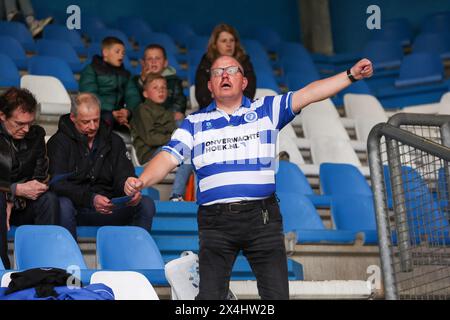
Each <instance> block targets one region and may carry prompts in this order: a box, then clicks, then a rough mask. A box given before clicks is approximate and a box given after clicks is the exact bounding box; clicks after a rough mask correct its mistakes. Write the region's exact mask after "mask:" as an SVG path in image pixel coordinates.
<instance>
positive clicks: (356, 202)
mask: <svg viewBox="0 0 450 320" xmlns="http://www.w3.org/2000/svg"><path fill="white" fill-rule="evenodd" d="M331 216H332V217H333V222H334V224H335V226H336V229H338V230H351V231H354V232H362V233H364V235H365V236H364V244H378V234H377V224H376V220H375V209H374V205H373V197H372V196H365V195H362V194H356V193H355V194H345V195H344V194H339V195H334V196H333V204H332V207H331Z"/></svg>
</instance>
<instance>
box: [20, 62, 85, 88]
mask: <svg viewBox="0 0 450 320" xmlns="http://www.w3.org/2000/svg"><path fill="white" fill-rule="evenodd" d="M28 72H29V73H30V74H33V75H38V76H52V77H55V78H58V79H59V80H60V81H61V82H62V83H63V84H64V86H65V87H66V89H68V90H73V91H76V90H78V83H77V81H76V80H75V77H74V75H73V72H72V70H71V69H70V66H69V65H68V63H67V62H66V61H64V60H62V59H60V58H57V57H48V56H34V57H31V58H30V60H29V67H28Z"/></svg>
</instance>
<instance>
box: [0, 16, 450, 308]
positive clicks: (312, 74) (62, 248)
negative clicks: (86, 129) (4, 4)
mask: <svg viewBox="0 0 450 320" xmlns="http://www.w3.org/2000/svg"><path fill="white" fill-rule="evenodd" d="M105 21H106V20H105ZM194 23H195V21H188V22H187V23H173V24H169V25H167V26H165V27H164V28H157V25H155V26H154V25H153V23H151V22H150V21H148V19H145V18H144V17H138V16H136V17H131V16H127V17H120V18H118V19H117V20H116V21H115V22H112V23H111V22H109V21H108V23H105V22H104V21H103V17H100V16H99V17H95V16H89V15H85V14H83V15H82V25H83V27H82V29H81V30H80V32H82V33H83V37H81V36H80V34H81V33H79V32H78V31H69V30H67V28H66V27H64V26H62V25H50V26H48V27H47V28H46V29H45V32H44V34H43V39H41V40H37V41H36V42H35V40H33V38H32V37H31V34H30V33H29V31H28V29H26V28H25V27H24V26H23V24H17V23H13V22H8V23H6V22H3V21H2V22H0V69H1V71H2V72H1V74H0V87H7V86H11V85H13V86H19V85H20V86H21V87H23V88H28V89H29V90H30V91H32V92H33V93H34V94H35V95H36V97H37V100H38V102H39V104H40V113H41V114H42V115H60V114H63V113H67V112H68V111H69V108H70V96H69V92H70V93H72V94H73V93H76V92H77V91H78V85H77V83H76V80H75V76H74V73H76V72H79V71H80V70H81V69H82V67H83V66H84V63H85V61H84V58H85V57H84V56H87V60H86V62H90V60H91V58H92V56H93V55H94V54H100V53H101V49H100V43H99V42H100V41H101V40H102V39H103V38H104V37H105V36H106V35H114V36H117V37H119V38H121V39H122V41H124V43H125V44H126V47H127V54H128V57H126V59H125V61H124V65H125V68H127V69H128V70H130V71H131V72H132V73H133V74H140V64H139V63H136V61H134V60H136V59H139V58H141V57H142V54H143V49H144V48H145V46H146V45H148V44H149V43H155V42H156V43H160V44H162V45H163V46H164V47H165V48H166V50H167V51H168V56H169V64H170V65H172V66H174V67H175V69H176V70H177V74H179V75H181V76H182V78H183V80H186V81H185V86H186V87H189V94H188V96H189V101H190V105H189V110H188V113H191V112H194V111H195V110H196V109H197V108H198V104H197V102H196V100H195V94H194V92H195V86H194V85H193V84H194V82H195V72H196V69H197V66H198V63H199V61H200V59H201V57H202V55H203V54H204V52H205V50H206V46H207V42H208V39H209V37H207V36H200V34H210V31H211V29H212V26H211V25H208V26H206V28H205V29H204V32H203V33H202V32H199V34H197V33H196V32H195V31H194V28H193V26H194ZM382 25H383V28H382V29H381V30H372V31H370V36H368V37H367V39H366V40H368V41H367V42H366V43H364V44H363V45H361V47H360V48H362V50H359V51H358V52H348V53H339V54H334V55H331V56H326V55H322V54H317V53H313V52H309V50H307V49H306V48H305V46H306V44H305V46H303V44H301V43H300V42H295V43H293V42H291V41H289V42H288V41H285V39H283V36H284V35H283V34H281V33H278V32H277V31H275V30H273V29H272V28H268V27H251V28H249V30H246V31H244V32H241V34H242V35H244V37H243V40H242V43H243V46H244V48H245V50H246V52H247V53H248V54H249V55H250V56H251V58H252V63H253V66H254V69H255V72H256V75H257V81H258V83H257V87H258V89H257V93H256V96H255V99H256V98H259V97H263V96H266V95H276V94H279V93H282V92H285V91H287V90H295V89H298V88H300V87H302V86H305V85H307V84H308V83H310V82H312V81H314V80H318V79H320V78H321V77H323V76H324V75H325V74H326V73H329V72H337V71H342V70H345V69H346V68H347V67H349V66H351V65H352V64H353V62H354V61H355V59H358V58H359V57H362V56H364V57H368V58H369V59H371V60H372V62H373V63H374V68H375V70H376V73H375V75H374V77H373V78H371V79H368V80H367V81H360V82H357V83H355V84H353V85H352V86H350V87H349V88H348V89H347V90H345V91H343V92H341V93H339V94H338V95H337V96H336V97H333V99H332V100H330V99H328V100H325V101H322V102H320V103H317V104H316V105H314V106H310V107H308V108H307V109H305V110H303V111H302V114H301V116H299V117H297V118H296V119H295V120H294V121H293V122H292V123H291V124H290V125H288V126H286V127H285V128H284V129H283V130H282V131H281V132H280V133H279V150H278V151H277V152H280V151H286V152H287V153H288V154H289V157H290V162H286V161H280V164H279V168H278V172H277V175H276V189H277V194H278V197H279V200H280V207H281V211H282V214H283V223H284V228H285V230H284V231H285V232H286V233H287V234H288V233H289V232H294V234H295V247H294V249H293V252H291V254H292V256H290V259H289V261H288V266H289V279H290V280H291V283H290V285H291V286H292V287H295V289H294V290H291V292H293V293H292V297H305V295H303V296H296V294H297V292H299V291H298V290H299V289H298V286H299V285H305V286H307V285H308V281H309V280H314V281H317V280H350V279H358V280H364V279H366V277H367V273H366V271H367V267H368V266H370V265H379V264H380V261H379V253H378V247H377V243H378V235H377V230H376V224H375V219H374V208H373V200H372V191H371V189H370V186H369V184H368V183H367V181H366V178H368V177H370V175H369V170H368V167H367V155H366V143H367V137H368V135H369V132H370V130H371V129H372V128H373V126H374V125H376V124H377V123H380V122H386V121H387V119H388V117H389V116H390V115H392V114H393V113H395V112H398V111H401V110H403V111H407V112H423V113H436V114H449V113H450V93H449V92H448V91H449V82H448V74H449V73H448V61H445V60H446V59H449V58H450V39H449V37H448V36H447V35H446V33H447V32H448V30H449V26H450V14H449V13H448V12H442V13H437V14H433V15H430V16H428V17H426V18H425V19H424V20H423V23H422V24H421V26H420V28H416V29H417V30H415V29H414V28H413V26H412V25H411V22H410V21H409V20H408V19H395V20H386V21H383V23H382ZM111 28H116V29H111ZM156 31H157V32H156ZM240 31H241V30H240ZM416 31H417V32H416ZM162 32H167V33H162ZM368 35H369V34H368ZM56 41H59V42H63V43H64V44H63V45H61V44H59V45H58V46H56V43H57V42H56ZM69 48H70V49H69ZM33 54H37V55H34V56H33ZM48 56H51V57H48ZM55 57H59V58H60V59H57V58H55ZM80 57H81V59H80ZM61 58H62V59H61ZM130 58H131V59H132V60H133V61H130ZM27 69H28V71H27ZM19 70H20V71H19ZM27 72H28V73H29V74H28V75H27ZM20 75H22V78H20ZM189 85H190V86H189ZM341 106H344V108H340V107H341ZM43 119H44V118H38V121H43ZM44 120H45V121H44V122H42V123H44V124H45V125H46V126H48V127H46V130H47V128H50V129H49V130H47V133H48V134H51V133H53V132H54V131H55V130H56V129H55V128H56V123H48V121H47V119H44ZM128 142H129V141H128ZM130 151H131V157H132V159H133V164H134V165H135V166H136V174H137V175H139V174H140V173H141V172H142V170H143V168H142V167H141V166H140V165H141V164H140V163H139V162H138V161H136V160H137V159H136V158H135V155H134V154H133V149H130ZM319 170H320V171H319ZM417 170H420V164H419V165H415V164H414V161H413V165H412V166H411V167H404V168H403V171H404V174H405V175H409V176H412V175H413V176H414V177H415V178H416V179H415V180H414V179H410V180H411V181H416V182H417V181H419V179H417V177H416V176H418V173H417ZM441 171H442V170H441ZM384 174H385V177H386V181H387V197H388V205H389V207H390V208H392V207H393V203H392V202H393V200H392V190H391V189H390V180H389V170H388V169H387V168H385V172H384ZM439 179H440V182H439V183H438V184H437V188H440V189H441V191H438V192H441V193H444V192H445V193H447V189H446V188H447V186H446V185H445V183H442V181H445V173H444V172H440V176H439ZM171 183H172V180H171V178H168V179H166V180H165V181H164V182H163V183H161V184H159V185H157V186H155V188H148V189H145V190H143V192H142V193H143V194H145V195H149V196H150V197H152V198H153V199H155V200H158V201H156V208H157V215H156V217H155V220H154V224H153V230H152V232H151V235H148V234H147V233H145V232H144V233H145V235H144V234H143V233H142V232H139V231H136V230H132V232H129V231H130V230H131V229H133V228H132V227H119V228H117V229H116V228H115V227H105V228H98V227H84V226H80V227H79V228H78V231H77V232H78V234H79V242H78V243H79V246H77V245H76V243H74V242H73V241H72V242H70V241H69V239H67V237H66V235H64V231H61V230H59V229H56V230H55V229H53V228H52V230H50V229H47V228H42V229H40V227H38V228H36V229H35V228H28V227H19V228H17V229H16V228H13V229H12V230H11V231H10V232H9V233H8V237H9V239H10V241H11V244H12V242H14V247H13V249H14V254H15V256H16V269H17V270H23V269H26V268H30V267H35V266H47V267H48V266H58V267H63V268H65V267H66V266H67V265H68V264H77V265H79V266H80V267H81V269H82V272H81V276H82V280H83V282H86V283H89V282H91V283H97V282H102V283H106V284H108V285H110V286H111V287H112V288H114V291H115V294H116V299H119V300H120V299H136V300H138V299H145V300H151V299H158V298H160V297H162V296H163V297H165V298H167V296H168V294H167V292H166V291H163V290H162V288H166V289H167V285H168V283H167V281H166V280H165V278H164V272H163V269H164V263H167V262H168V261H170V260H172V259H175V258H178V257H179V256H180V253H181V252H183V251H186V250H192V251H194V252H197V251H198V236H197V234H198V229H197V221H196V212H197V205H196V204H195V203H191V202H180V203H173V202H167V201H161V200H167V198H168V191H167V190H168V189H170V188H171ZM404 188H405V189H406V190H410V195H409V196H410V197H415V196H417V195H418V194H423V193H430V190H428V189H427V190H426V192H425V191H424V190H423V188H429V184H427V183H426V182H423V183H419V184H417V185H405V186H404ZM321 191H322V194H321ZM428 200H430V201H429V203H430V204H429V209H430V210H429V215H428V216H426V217H425V216H424V217H422V218H423V219H436V220H439V221H442V220H443V219H440V218H441V216H440V214H442V212H441V211H440V210H439V209H442V208H444V207H445V208H447V203H444V202H442V201H441V202H437V201H435V200H434V199H431V198H430V199H428ZM411 203H412V205H409V207H408V214H410V215H411V217H414V219H415V220H420V219H417V218H418V217H419V218H421V215H423V213H420V212H418V210H415V209H414V207H413V206H414V202H411ZM445 210H447V209H445ZM444 221H445V219H444ZM435 227H436V228H437V229H448V225H447V224H444V225H442V224H437V225H436V226H435ZM110 228H112V229H114V230H112V229H110ZM128 228H130V229H128ZM420 228H421V226H420V225H417V224H415V225H411V230H413V231H412V232H414V234H412V241H415V242H417V243H420V242H422V244H423V245H426V244H427V241H428V240H427V239H423V237H422V233H423V232H422V233H421V231H420ZM105 230H106V231H105ZM111 230H112V231H111ZM107 232H111V233H110V234H108V235H107V236H106V239H113V240H106V241H104V240H101V237H104V236H105V233H107ZM444 233H445V232H444ZM119 234H120V235H119ZM122 235H123V236H124V239H123V240H120V239H121V237H122ZM69 236H70V235H69ZM14 237H15V239H14ZM55 237H58V239H62V240H58V241H54V240H52V239H55ZM25 238H32V239H33V241H28V240H27V241H25ZM287 238H288V236H287ZM443 238H444V240H445V241H448V239H449V238H450V237H449V235H448V233H447V234H445V235H444V237H443ZM36 239H37V240H36ZM149 239H150V240H149ZM13 240H14V241H13ZM72 240H73V239H72ZM394 240H395V237H394ZM433 240H434V238H431V239H429V241H431V242H432V241H433ZM40 241H42V243H41V242H40ZM441 241H442V237H441ZM394 242H395V241H394ZM431 242H428V244H430V243H431ZM130 243H133V244H130ZM144 243H145V245H144ZM444 244H448V242H444ZM146 246H147V247H146ZM130 247H133V250H129V248H130ZM80 248H81V251H80ZM10 250H11V248H10ZM140 250H141V251H140ZM138 251H139V252H143V254H137V252H138ZM11 252H13V251H12V250H11ZM49 252H50V254H49ZM61 252H63V254H61ZM81 252H82V254H83V255H84V257H83V256H82V255H81ZM144 252H145V253H144ZM148 252H153V253H154V256H153V257H152V256H150V255H149V254H148ZM151 258H154V259H153V260H152V259H151ZM97 259H98V261H97ZM155 261H156V262H157V263H155ZM323 266H326V267H323ZM2 267H3V266H2V265H1V262H0V270H1V269H2ZM3 269H4V268H3ZM149 270H150V271H149ZM161 270H162V271H161ZM135 271H137V273H136V272H135ZM161 272H162V273H161ZM0 274H4V276H3V278H2V286H5V284H7V282H8V281H9V276H10V273H8V271H5V270H3V271H2V272H0ZM254 279H255V278H254V275H253V274H252V272H251V268H250V266H249V265H248V263H247V261H246V259H245V258H244V257H243V256H242V254H241V255H239V256H238V258H237V260H236V264H235V267H234V269H233V272H232V280H233V281H232V283H231V288H235V287H236V286H238V287H239V288H240V289H239V290H238V289H236V292H239V293H240V295H239V298H241V297H250V298H254V297H255V292H257V289H256V287H253V285H254V284H255V282H254ZM247 280H250V281H248V282H244V281H247ZM297 280H305V281H304V282H303V281H302V283H300V282H296V281H297ZM361 282H362V284H360V285H361V287H358V290H359V289H360V290H359V291H358V292H359V293H358V294H360V295H359V296H358V297H363V298H367V297H368V295H369V294H370V292H369V293H367V285H366V283H365V281H361ZM152 285H153V286H154V287H153V286H152ZM326 285H327V286H328V287H327V289H324V290H325V291H326V290H329V289H330V288H332V287H334V284H333V283H331V282H329V283H327V284H326ZM364 286H365V287H364ZM336 287H337V286H336ZM362 287H364V288H362ZM132 288H133V290H131V289H132ZM135 288H140V289H139V290H136V289H135ZM355 290H356V289H355ZM364 290H365V291H364ZM369 291H370V290H369ZM161 292H165V293H164V294H162V295H161ZM294 292H295V293H294ZM361 292H364V293H361ZM158 296H159V297H158ZM355 296H357V295H356V294H355V295H352V297H355ZM308 297H319V298H320V297H323V296H321V295H320V294H318V295H313V294H311V295H310V296H308Z"/></svg>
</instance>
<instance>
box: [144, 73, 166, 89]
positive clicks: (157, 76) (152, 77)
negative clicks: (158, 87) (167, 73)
mask: <svg viewBox="0 0 450 320" xmlns="http://www.w3.org/2000/svg"><path fill="white" fill-rule="evenodd" d="M158 79H160V80H164V81H165V82H166V83H167V80H166V78H164V77H163V76H162V75H160V74H152V73H150V74H149V75H148V76H147V78H145V81H144V89H146V88H147V86H148V85H150V83H152V82H153V81H155V80H158Z"/></svg>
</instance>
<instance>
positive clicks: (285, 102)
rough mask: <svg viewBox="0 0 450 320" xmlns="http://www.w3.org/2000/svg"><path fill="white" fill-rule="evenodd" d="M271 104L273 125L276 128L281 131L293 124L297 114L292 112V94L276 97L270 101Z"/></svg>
mask: <svg viewBox="0 0 450 320" xmlns="http://www.w3.org/2000/svg"><path fill="white" fill-rule="evenodd" d="M269 101H270V102H271V105H269V106H268V107H270V108H271V109H272V110H271V111H272V112H271V115H272V123H273V124H274V126H275V128H276V129H278V130H281V129H283V128H284V126H285V125H287V124H288V123H289V122H291V121H292V120H293V119H294V118H295V116H296V115H298V113H297V114H295V113H294V111H293V110H292V92H288V93H286V94H284V95H280V96H275V97H273V99H270V100H269Z"/></svg>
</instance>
